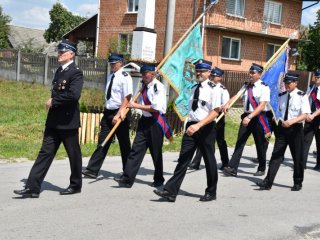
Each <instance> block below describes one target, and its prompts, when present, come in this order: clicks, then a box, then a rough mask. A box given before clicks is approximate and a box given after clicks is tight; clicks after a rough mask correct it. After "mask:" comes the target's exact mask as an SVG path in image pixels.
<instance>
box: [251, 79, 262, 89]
mask: <svg viewBox="0 0 320 240" xmlns="http://www.w3.org/2000/svg"><path fill="white" fill-rule="evenodd" d="M261 82H262V81H261V79H258V80H257V81H255V82H251V81H250V84H252V86H254V87H255V86H258V85H261Z"/></svg>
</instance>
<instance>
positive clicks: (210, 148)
mask: <svg viewBox="0 0 320 240" xmlns="http://www.w3.org/2000/svg"><path fill="white" fill-rule="evenodd" d="M195 69H196V73H197V77H198V82H199V83H198V84H196V85H195V87H194V88H193V89H192V92H191V97H190V101H189V109H190V111H189V114H188V123H187V125H186V132H185V133H184V135H183V138H182V143H181V150H180V156H179V159H178V164H177V166H176V169H175V170H174V173H173V176H172V177H171V178H170V179H169V181H168V182H167V183H166V184H165V186H164V187H163V190H162V191H161V190H154V193H155V194H157V195H158V196H160V197H162V198H164V199H165V200H167V201H169V202H174V201H175V200H176V196H177V195H178V193H179V190H180V186H181V184H182V181H183V179H184V177H185V175H186V171H187V168H188V164H189V163H190V162H191V160H192V156H193V154H194V152H195V150H196V149H197V147H199V148H200V151H201V153H202V154H203V158H204V162H205V167H206V174H207V188H206V190H205V194H204V196H202V197H201V198H200V201H203V202H206V201H212V200H215V199H216V191H217V182H218V171H217V162H216V159H215V157H214V151H215V150H214V142H215V138H216V127H215V122H214V121H213V120H214V119H215V118H216V117H217V116H218V115H219V108H220V101H219V98H220V94H219V91H220V90H219V89H218V88H217V87H216V85H215V84H214V83H213V82H211V81H210V80H209V76H210V72H211V62H209V61H205V60H200V61H199V62H198V63H196V64H195Z"/></svg>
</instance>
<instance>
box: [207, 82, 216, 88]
mask: <svg viewBox="0 0 320 240" xmlns="http://www.w3.org/2000/svg"><path fill="white" fill-rule="evenodd" d="M208 85H209V86H210V87H212V88H214V87H215V86H216V85H215V84H214V83H213V82H208Z"/></svg>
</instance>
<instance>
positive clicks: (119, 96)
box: [105, 68, 132, 110]
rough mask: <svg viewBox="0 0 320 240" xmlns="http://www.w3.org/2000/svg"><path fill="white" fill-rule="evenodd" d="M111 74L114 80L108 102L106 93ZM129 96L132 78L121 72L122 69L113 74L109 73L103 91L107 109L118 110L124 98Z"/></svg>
mask: <svg viewBox="0 0 320 240" xmlns="http://www.w3.org/2000/svg"><path fill="white" fill-rule="evenodd" d="M113 74H114V78H113V83H112V88H111V97H110V98H109V100H107V92H108V88H109V84H110V81H111V78H112V76H113ZM130 94H132V78H131V76H130V74H128V73H127V72H125V71H123V68H120V69H119V70H118V71H116V72H115V73H111V74H109V75H108V77H107V84H106V89H105V99H106V108H107V109H109V110H114V109H118V108H120V106H121V104H122V102H123V100H124V98H125V97H126V96H128V95H130Z"/></svg>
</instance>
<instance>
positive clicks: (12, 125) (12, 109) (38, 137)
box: [0, 80, 253, 160]
mask: <svg viewBox="0 0 320 240" xmlns="http://www.w3.org/2000/svg"><path fill="white" fill-rule="evenodd" d="M49 97H50V89H49V87H46V86H42V85H37V84H31V83H23V82H18V83H17V82H14V81H6V80H0V109H1V111H0V158H4V159H8V158H28V159H31V160H34V159H35V158H36V157H37V154H38V152H39V150H40V147H41V142H42V137H43V131H44V123H45V120H46V116H47V111H46V109H45V102H46V101H47V99H48V98H49ZM80 101H81V102H83V103H85V105H87V106H92V105H101V104H102V103H103V92H102V91H99V90H93V89H83V92H82V97H81V100H80ZM238 128H239V125H238V123H234V122H232V121H231V120H230V119H228V118H227V124H226V140H227V143H228V145H229V146H234V145H235V141H236V138H237V134H238ZM252 143H253V141H252V139H249V141H248V144H252ZM180 145H181V136H176V137H175V138H174V141H173V142H172V143H171V144H168V142H165V144H164V147H163V151H180ZM95 148H96V145H95V144H86V145H82V146H81V149H82V154H83V156H91V154H92V153H93V151H94V150H95ZM108 154H109V155H119V154H120V152H119V146H118V144H117V143H114V144H112V145H111V147H110V150H109V153H108ZM64 157H66V152H65V150H64V148H63V147H60V149H59V151H58V153H57V158H58V159H59V158H64Z"/></svg>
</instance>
